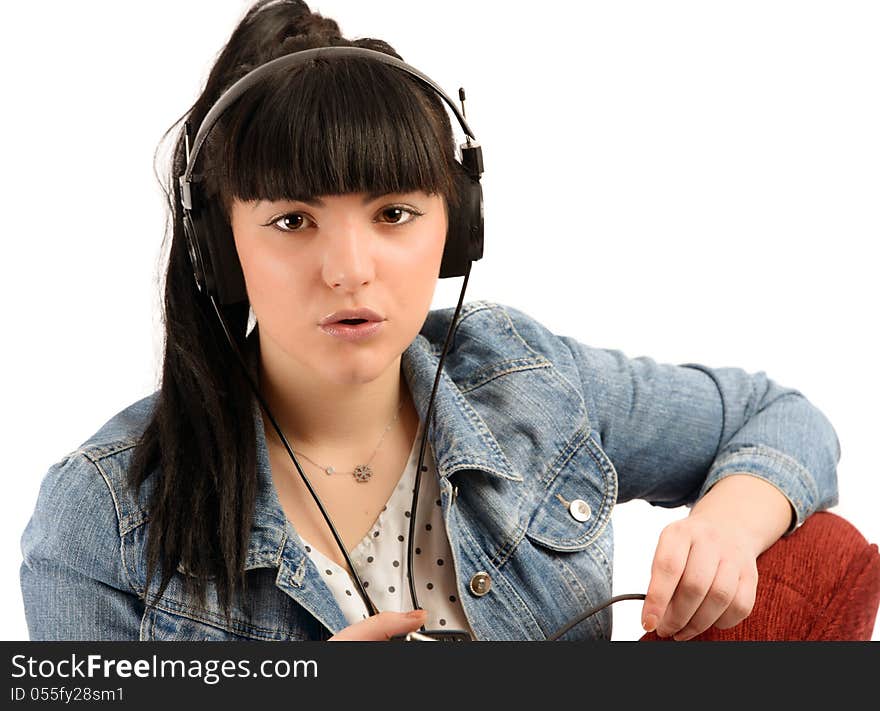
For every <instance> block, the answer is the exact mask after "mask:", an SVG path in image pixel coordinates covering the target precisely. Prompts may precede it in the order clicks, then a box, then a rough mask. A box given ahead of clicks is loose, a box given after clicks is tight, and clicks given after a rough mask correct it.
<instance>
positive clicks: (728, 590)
mask: <svg viewBox="0 0 880 711" xmlns="http://www.w3.org/2000/svg"><path fill="white" fill-rule="evenodd" d="M739 572H740V568H739V566H738V565H737V564H736V563H735V562H734V561H731V560H729V559H722V560H721V562H720V563H719V564H718V570H717V572H716V573H715V579H714V580H713V581H712V583H711V585H710V586H709V589H708V590H707V591H706V593H705V597H704V598H703V600H702V602H701V603H700V605H699V607H697V609H696V611H695V612H694V613H693V615H691V617H690V620H689V621H688V622H687V623H686V624H685V625H684V626H683V627H682V628H681V629H679V630H676V631H675V633H674V638H675V639H676V640H677V641H679V642H683V641H685V640H688V639H691V638H692V637H696V636H697V635H698V634H700V633H701V632H704V631H705V630H707V629H709V627H711V626H712V625H713V624H714V623H715V622H716V620H718V618H719V617H721V616H722V615H723V614H725V611H726V610H727V609H728V608H729V607H730V605H731V603H733V601H734V598H735V597H736V595H737V592H738V590H739V587H740V576H739ZM743 617H745V615H743ZM740 619H742V618H740ZM737 622H739V620H737Z"/></svg>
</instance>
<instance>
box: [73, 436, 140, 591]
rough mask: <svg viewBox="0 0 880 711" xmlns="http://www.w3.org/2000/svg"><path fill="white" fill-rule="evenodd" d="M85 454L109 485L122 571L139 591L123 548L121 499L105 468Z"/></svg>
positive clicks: (132, 586) (129, 582)
mask: <svg viewBox="0 0 880 711" xmlns="http://www.w3.org/2000/svg"><path fill="white" fill-rule="evenodd" d="M82 454H83V456H84V457H85V458H86V459H87V460H88V461H90V462H91V463H92V464H93V465H94V467H95V469H96V470H97V471H98V474H100V475H101V478H102V479H103V480H104V485H105V486H106V487H107V490H108V491H109V492H110V498H111V499H113V509H114V511H115V513H116V535H117V536H119V559H120V565H121V568H122V572H123V574H124V575H125V581H126V582H127V583H128V587H130V588H131V590H132V592H134V593H137V592H138V590H137V588H136V587H135V586H134V583H132V580H131V577H130V576H129V574H128V566H127V565H126V563H125V552H124V550H123V541H122V533H121V529H122V516H121V515H120V510H119V508H120V507H119V500H118V499H117V498H116V491H115V490H114V489H113V486H112V484H111V483H110V477H109V476H108V475H107V472H105V471H104V468H103V467H102V466H101V465H100V464H99V463H98V462H97V461H96V460H95V459H92V457H91V456H89V455H88V454H87V453H86V452H82Z"/></svg>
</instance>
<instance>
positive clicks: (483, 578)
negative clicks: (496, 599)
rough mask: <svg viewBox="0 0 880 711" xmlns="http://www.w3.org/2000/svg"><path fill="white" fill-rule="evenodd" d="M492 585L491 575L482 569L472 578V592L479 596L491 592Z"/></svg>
mask: <svg viewBox="0 0 880 711" xmlns="http://www.w3.org/2000/svg"><path fill="white" fill-rule="evenodd" d="M491 587H492V578H490V577H489V574H488V573H486V572H484V571H482V570H481V571H480V572H479V573H475V574H474V577H472V578H471V584H470V588H471V592H472V593H473V594H474V595H476V596H477V597H482V596H483V595H485V594H486V593H487V592H489V588H491Z"/></svg>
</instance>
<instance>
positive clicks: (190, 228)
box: [183, 210, 211, 296]
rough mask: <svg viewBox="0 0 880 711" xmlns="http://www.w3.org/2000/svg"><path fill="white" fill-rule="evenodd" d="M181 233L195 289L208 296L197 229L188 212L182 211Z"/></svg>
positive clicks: (207, 285)
mask: <svg viewBox="0 0 880 711" xmlns="http://www.w3.org/2000/svg"><path fill="white" fill-rule="evenodd" d="M183 231H184V233H185V235H186V251H187V254H189V261H190V264H191V265H192V270H193V277H194V278H195V281H196V287H197V288H198V290H199V291H200V292H201V293H203V294H205V296H208V295H209V294H210V293H211V292H210V288H209V284H208V278H207V275H206V271H205V267H204V262H203V261H202V250H201V248H200V247H199V238H198V232H197V228H196V225H195V223H194V222H193V218H192V217H191V214H190V211H189V210H184V212H183Z"/></svg>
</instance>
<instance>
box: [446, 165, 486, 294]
mask: <svg viewBox="0 0 880 711" xmlns="http://www.w3.org/2000/svg"><path fill="white" fill-rule="evenodd" d="M455 182H456V188H457V191H458V196H459V201H460V202H459V205H458V207H453V206H450V209H449V227H448V229H447V233H446V246H445V248H444V250H443V260H442V262H441V263H440V278H441V279H445V278H447V277H456V276H464V275H465V274H467V271H468V267H469V263H470V262H473V261H476V260H478V259H482V257H483V187H482V185H480V181H479V180H478V179H477V180H475V179H473V178H471V177H470V175H468V174H467V172H466V171H465V169H464V167H463V166H462V165H461V163H459V162H458V161H455Z"/></svg>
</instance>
